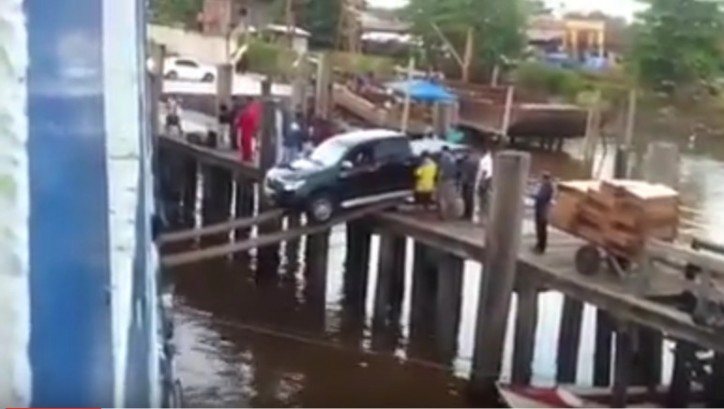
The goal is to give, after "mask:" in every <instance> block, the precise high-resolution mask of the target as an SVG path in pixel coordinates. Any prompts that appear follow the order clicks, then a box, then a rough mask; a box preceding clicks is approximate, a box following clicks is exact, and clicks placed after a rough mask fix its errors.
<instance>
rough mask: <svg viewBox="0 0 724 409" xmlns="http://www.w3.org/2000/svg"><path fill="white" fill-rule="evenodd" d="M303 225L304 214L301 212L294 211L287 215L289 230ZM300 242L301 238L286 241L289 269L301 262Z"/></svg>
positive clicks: (294, 267)
mask: <svg viewBox="0 0 724 409" xmlns="http://www.w3.org/2000/svg"><path fill="white" fill-rule="evenodd" d="M301 226H302V216H301V214H299V213H292V214H290V215H289V216H287V230H289V231H293V230H296V229H298V228H300V227H301ZM299 242H300V239H299V238H298V237H297V238H293V239H290V240H287V241H286V242H285V243H284V246H285V248H284V250H285V253H286V258H287V271H290V270H293V269H296V268H297V267H298V263H299Z"/></svg>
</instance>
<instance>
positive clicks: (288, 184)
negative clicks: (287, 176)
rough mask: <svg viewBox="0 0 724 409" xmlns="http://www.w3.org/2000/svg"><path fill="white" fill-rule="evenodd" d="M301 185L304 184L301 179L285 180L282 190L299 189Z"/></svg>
mask: <svg viewBox="0 0 724 409" xmlns="http://www.w3.org/2000/svg"><path fill="white" fill-rule="evenodd" d="M302 185H304V181H303V180H291V181H285V182H284V184H283V186H284V190H297V189H299V188H300V187H302Z"/></svg>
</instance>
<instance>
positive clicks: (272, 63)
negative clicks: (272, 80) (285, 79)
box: [244, 40, 297, 77]
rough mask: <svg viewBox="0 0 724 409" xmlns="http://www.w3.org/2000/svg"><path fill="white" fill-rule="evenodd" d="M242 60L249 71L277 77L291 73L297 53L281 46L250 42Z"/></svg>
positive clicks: (256, 41)
mask: <svg viewBox="0 0 724 409" xmlns="http://www.w3.org/2000/svg"><path fill="white" fill-rule="evenodd" d="M244 58H245V59H246V61H247V62H248V70H249V71H251V72H259V73H264V74H268V75H272V76H277V77H278V76H288V75H290V74H291V73H292V71H293V69H294V68H293V64H294V61H296V59H297V53H296V52H295V51H293V50H291V49H289V48H288V47H285V46H282V45H278V44H272V43H268V42H264V41H261V40H252V41H250V42H249V49H248V50H247V51H246V55H245V57H244Z"/></svg>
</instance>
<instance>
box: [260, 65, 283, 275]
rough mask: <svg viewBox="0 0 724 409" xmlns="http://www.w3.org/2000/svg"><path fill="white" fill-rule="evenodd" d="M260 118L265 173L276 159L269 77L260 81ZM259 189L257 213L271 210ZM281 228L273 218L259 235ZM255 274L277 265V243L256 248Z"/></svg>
mask: <svg viewBox="0 0 724 409" xmlns="http://www.w3.org/2000/svg"><path fill="white" fill-rule="evenodd" d="M262 104H263V108H262V120H261V132H260V133H259V142H260V145H261V146H260V149H259V168H260V169H261V170H262V171H263V172H264V173H266V172H267V171H268V170H269V169H271V168H272V167H273V166H274V165H275V164H276V160H277V135H276V131H277V129H276V114H277V112H276V111H277V106H276V102H275V101H274V99H273V98H272V96H271V81H270V80H269V79H267V80H265V81H264V82H263V83H262ZM258 188H259V189H258V190H259V193H258V194H259V213H264V212H266V211H269V210H271V208H272V206H273V204H272V203H271V202H269V200H268V198H266V197H264V195H263V192H262V191H261V187H260V186H259V187H258ZM280 229H281V221H280V220H273V221H270V222H267V223H263V224H260V225H259V235H264V234H270V233H273V232H276V231H279V230H280ZM257 254H258V255H257V274H272V273H273V272H274V271H276V269H277V267H278V266H279V245H278V244H275V245H272V246H267V247H264V248H260V249H258V253H257Z"/></svg>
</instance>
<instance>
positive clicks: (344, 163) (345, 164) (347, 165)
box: [342, 160, 354, 170]
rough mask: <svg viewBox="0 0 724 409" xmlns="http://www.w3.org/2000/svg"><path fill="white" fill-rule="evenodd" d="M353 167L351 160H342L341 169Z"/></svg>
mask: <svg viewBox="0 0 724 409" xmlns="http://www.w3.org/2000/svg"><path fill="white" fill-rule="evenodd" d="M353 167H354V165H352V162H350V161H348V160H346V161H343V162H342V169H343V170H350V169H352V168H353Z"/></svg>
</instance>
